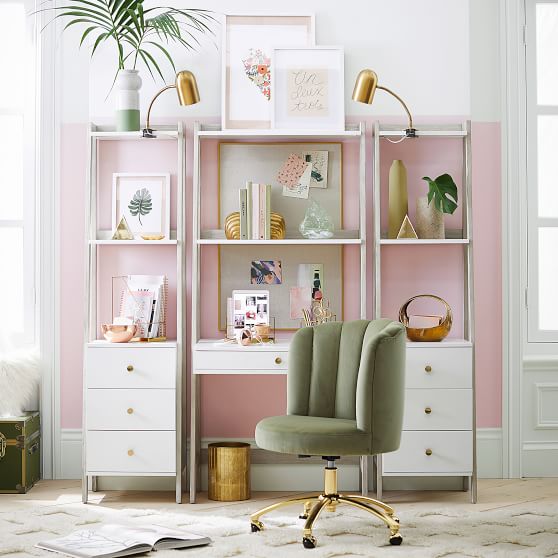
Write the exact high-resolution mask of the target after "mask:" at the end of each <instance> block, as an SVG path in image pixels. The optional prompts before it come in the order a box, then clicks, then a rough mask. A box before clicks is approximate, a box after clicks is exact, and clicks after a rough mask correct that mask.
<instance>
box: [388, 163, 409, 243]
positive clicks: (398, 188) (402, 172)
mask: <svg viewBox="0 0 558 558" xmlns="http://www.w3.org/2000/svg"><path fill="white" fill-rule="evenodd" d="M408 213H409V202H408V199H407V169H406V168H405V165H404V164H403V161H401V160H399V159H395V160H394V161H393V163H392V164H391V167H390V169H389V192H388V237H389V238H397V234H398V233H399V229H400V228H401V224H402V223H403V220H404V219H405V215H407V214H408Z"/></svg>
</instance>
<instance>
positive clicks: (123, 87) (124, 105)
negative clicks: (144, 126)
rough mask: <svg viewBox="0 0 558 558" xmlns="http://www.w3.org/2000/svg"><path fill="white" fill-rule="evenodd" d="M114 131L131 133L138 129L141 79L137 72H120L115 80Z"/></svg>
mask: <svg viewBox="0 0 558 558" xmlns="http://www.w3.org/2000/svg"><path fill="white" fill-rule="evenodd" d="M115 87H116V94H117V100H116V103H117V104H116V129H117V130H118V131H119V132H132V131H137V130H139V129H140V106H139V90H140V88H141V78H140V76H139V74H138V70H120V71H119V72H118V77H117V78H116V84H115Z"/></svg>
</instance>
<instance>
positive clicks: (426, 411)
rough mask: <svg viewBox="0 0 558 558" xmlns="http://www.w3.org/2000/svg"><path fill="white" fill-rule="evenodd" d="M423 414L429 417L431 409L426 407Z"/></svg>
mask: <svg viewBox="0 0 558 558" xmlns="http://www.w3.org/2000/svg"><path fill="white" fill-rule="evenodd" d="M424 412H425V413H426V414H427V415H429V414H430V413H431V412H432V409H431V408H430V407H426V409H424Z"/></svg>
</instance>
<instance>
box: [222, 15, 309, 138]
mask: <svg viewBox="0 0 558 558" xmlns="http://www.w3.org/2000/svg"><path fill="white" fill-rule="evenodd" d="M222 36H223V45H222V52H223V61H222V67H223V75H222V88H223V90H222V94H221V97H222V102H223V106H222V111H221V113H222V128H223V130H226V129H235V128H270V127H271V101H272V99H273V88H274V85H273V80H274V76H273V67H272V64H271V51H272V49H273V47H275V46H278V45H290V46H301V47H305V46H312V45H313V44H314V16H313V15H277V16H276V15H232V14H228V15H226V16H225V21H224V24H223V34H222Z"/></svg>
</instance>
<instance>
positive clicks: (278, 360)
mask: <svg viewBox="0 0 558 558" xmlns="http://www.w3.org/2000/svg"><path fill="white" fill-rule="evenodd" d="M282 362H283V359H282V358H281V357H275V364H281V363H282Z"/></svg>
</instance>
